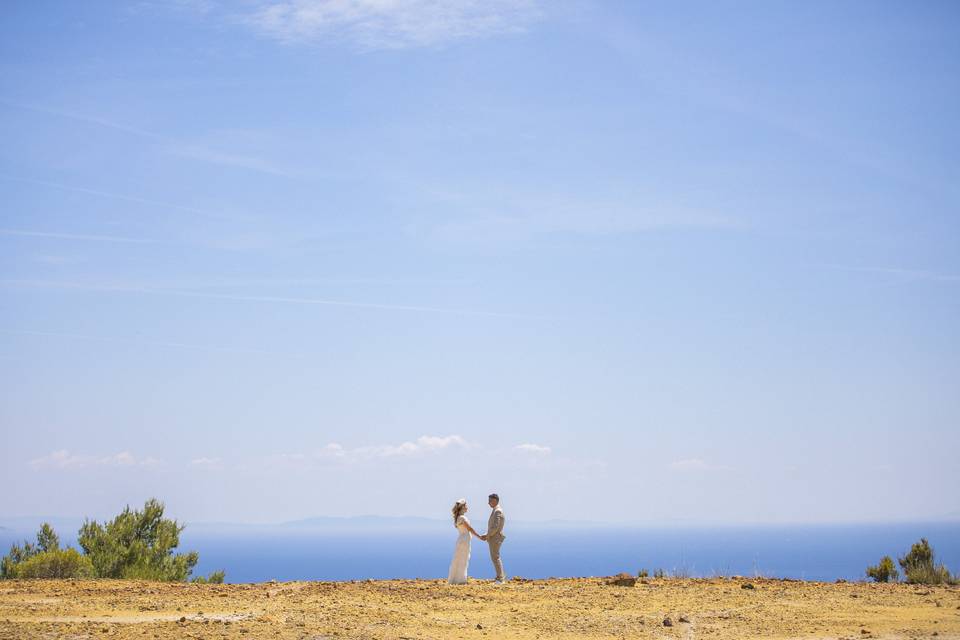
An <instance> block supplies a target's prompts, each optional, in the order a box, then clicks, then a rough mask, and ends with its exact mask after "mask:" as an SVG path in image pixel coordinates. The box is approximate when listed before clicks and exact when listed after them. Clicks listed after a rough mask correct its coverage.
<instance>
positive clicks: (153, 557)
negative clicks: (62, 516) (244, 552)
mask: <svg viewBox="0 0 960 640" xmlns="http://www.w3.org/2000/svg"><path fill="white" fill-rule="evenodd" d="M163 510H164V506H163V503H162V502H160V501H158V500H155V499H150V500H147V502H146V503H145V504H144V505H143V510H141V511H135V510H132V509H130V507H129V506H128V507H126V508H125V509H124V510H123V512H122V513H120V515H118V516H117V517H115V518H114V519H113V520H111V521H110V522H104V523H103V524H100V523H99V522H96V521H91V520H88V521H86V522H84V523H83V526H82V527H80V537H79V542H80V546H81V547H82V548H83V550H84V552H85V553H86V554H87V556H89V558H90V560H91V562H93V566H94V569H95V570H96V574H97V577H100V578H133V579H139V580H160V581H165V582H184V581H185V580H186V579H187V578H188V577H189V576H190V573H191V571H193V567H194V566H196V564H197V561H198V560H199V556H198V554H197V552H196V551H191V552H189V553H185V554H184V553H176V554H175V553H174V552H173V550H174V549H176V548H177V546H178V545H179V544H180V533H181V532H182V531H183V525H182V524H180V523H178V522H177V521H176V520H170V519H167V518H164V517H163Z"/></svg>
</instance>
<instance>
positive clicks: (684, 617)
mask: <svg viewBox="0 0 960 640" xmlns="http://www.w3.org/2000/svg"><path fill="white" fill-rule="evenodd" d="M677 620H678V621H679V622H686V623H687V624H690V620H689V619H688V618H687V616H680V617H679V618H677Z"/></svg>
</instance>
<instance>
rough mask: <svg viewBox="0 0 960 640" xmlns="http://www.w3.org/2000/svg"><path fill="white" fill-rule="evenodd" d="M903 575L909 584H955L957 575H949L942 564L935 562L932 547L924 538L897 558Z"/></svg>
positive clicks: (959, 580)
mask: <svg viewBox="0 0 960 640" xmlns="http://www.w3.org/2000/svg"><path fill="white" fill-rule="evenodd" d="M899 564H900V567H901V568H902V569H903V577H904V578H905V579H906V581H907V582H908V583H910V584H957V583H958V582H960V579H958V577H957V576H952V575H950V572H949V571H948V570H947V568H946V567H945V566H943V564H937V563H936V560H935V557H934V551H933V547H931V546H930V543H929V542H927V539H926V538H920V542H917V543H914V545H913V546H912V547H910V552H909V553H907V554H906V555H905V556H903V557H902V558H900V559H899Z"/></svg>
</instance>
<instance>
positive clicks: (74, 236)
mask: <svg viewBox="0 0 960 640" xmlns="http://www.w3.org/2000/svg"><path fill="white" fill-rule="evenodd" d="M0 236H25V237H31V238H52V239H56V240H79V241H89V242H129V243H143V244H149V243H152V242H153V240H147V239H144V238H124V237H121V236H99V235H88V234H81V233H58V232H54V231H30V230H27V229H0Z"/></svg>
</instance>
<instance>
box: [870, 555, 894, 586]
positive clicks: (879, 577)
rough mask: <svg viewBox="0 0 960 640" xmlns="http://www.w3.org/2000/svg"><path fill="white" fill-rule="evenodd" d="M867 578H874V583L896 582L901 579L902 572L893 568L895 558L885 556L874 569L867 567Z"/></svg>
mask: <svg viewBox="0 0 960 640" xmlns="http://www.w3.org/2000/svg"><path fill="white" fill-rule="evenodd" d="M867 577H868V578H873V580H874V582H890V581H891V580H893V581H894V582H896V581H897V580H899V579H900V572H899V571H897V568H896V567H895V566H893V558H891V557H890V556H883V557H882V558H881V559H880V562H879V563H878V564H876V565H874V566H872V567H867Z"/></svg>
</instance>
